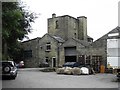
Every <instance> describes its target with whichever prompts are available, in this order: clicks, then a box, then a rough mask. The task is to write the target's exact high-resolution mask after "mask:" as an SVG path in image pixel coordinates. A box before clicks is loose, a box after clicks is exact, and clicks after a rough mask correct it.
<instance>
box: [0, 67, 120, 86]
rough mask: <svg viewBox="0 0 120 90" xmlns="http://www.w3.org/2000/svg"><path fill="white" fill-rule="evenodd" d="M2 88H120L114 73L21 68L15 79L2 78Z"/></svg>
mask: <svg viewBox="0 0 120 90" xmlns="http://www.w3.org/2000/svg"><path fill="white" fill-rule="evenodd" d="M2 88H118V82H117V80H116V76H115V75H113V74H95V75H64V74H61V75H59V74H56V73H55V72H41V71H39V69H21V70H19V71H18V76H17V78H16V79H15V80H10V79H5V80H2Z"/></svg>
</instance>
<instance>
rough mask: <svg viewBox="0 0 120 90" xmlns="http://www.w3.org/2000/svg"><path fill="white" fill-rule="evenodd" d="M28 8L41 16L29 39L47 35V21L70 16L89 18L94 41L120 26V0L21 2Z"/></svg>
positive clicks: (36, 0) (34, 0)
mask: <svg viewBox="0 0 120 90" xmlns="http://www.w3.org/2000/svg"><path fill="white" fill-rule="evenodd" d="M21 1H23V2H24V3H26V6H27V8H28V9H29V10H30V11H32V12H35V13H37V14H40V15H39V18H37V19H36V20H35V23H34V24H33V25H32V27H33V32H32V33H31V34H29V35H28V36H29V38H30V39H33V38H36V37H42V36H43V35H44V34H46V33H47V19H48V18H51V17H52V14H53V13H56V16H62V15H70V16H73V17H75V18H77V17H79V16H86V17H87V32H88V35H89V36H91V37H93V38H94V40H96V39H98V38H100V37H101V36H103V35H104V34H106V33H107V32H109V31H111V30H112V29H114V28H115V27H117V26H118V2H119V1H120V0H21Z"/></svg>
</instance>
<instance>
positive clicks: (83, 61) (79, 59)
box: [78, 55, 85, 65]
mask: <svg viewBox="0 0 120 90" xmlns="http://www.w3.org/2000/svg"><path fill="white" fill-rule="evenodd" d="M78 62H80V64H81V65H85V56H84V55H80V56H79V58H78Z"/></svg>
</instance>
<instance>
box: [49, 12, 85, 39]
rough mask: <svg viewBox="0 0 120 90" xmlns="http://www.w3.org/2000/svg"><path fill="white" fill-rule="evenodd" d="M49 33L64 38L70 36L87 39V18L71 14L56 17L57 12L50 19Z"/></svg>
mask: <svg viewBox="0 0 120 90" xmlns="http://www.w3.org/2000/svg"><path fill="white" fill-rule="evenodd" d="M48 33H49V34H50V35H52V36H59V37H61V38H63V39H64V40H68V39H69V38H76V39H80V40H87V18H86V17H85V16H81V17H78V18H74V17H71V16H69V15H64V16H58V17H56V14H52V18H49V19H48Z"/></svg>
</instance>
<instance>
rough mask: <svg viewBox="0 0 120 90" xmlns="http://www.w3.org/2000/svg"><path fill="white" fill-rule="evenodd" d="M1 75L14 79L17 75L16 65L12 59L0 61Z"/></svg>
mask: <svg viewBox="0 0 120 90" xmlns="http://www.w3.org/2000/svg"><path fill="white" fill-rule="evenodd" d="M0 67H1V69H2V77H10V78H12V79H15V78H16V76H17V67H16V64H15V62H14V61H1V62H0Z"/></svg>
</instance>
